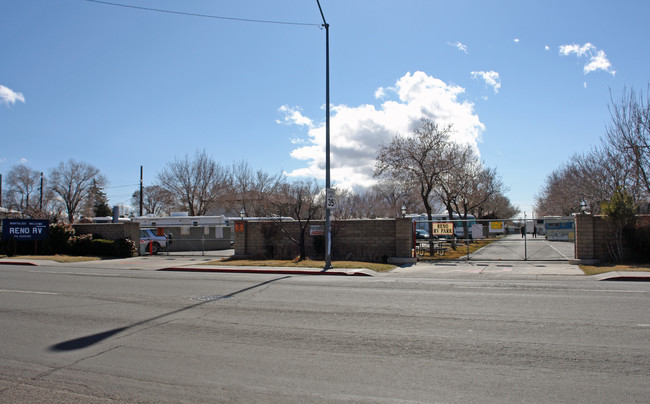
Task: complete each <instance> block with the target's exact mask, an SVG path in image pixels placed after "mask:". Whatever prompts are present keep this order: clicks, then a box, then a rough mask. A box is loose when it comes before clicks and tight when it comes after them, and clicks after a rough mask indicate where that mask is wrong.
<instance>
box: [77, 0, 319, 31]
mask: <svg viewBox="0 0 650 404" xmlns="http://www.w3.org/2000/svg"><path fill="white" fill-rule="evenodd" d="M86 1H87V2H90V3H98V4H105V5H108V6H115V7H124V8H133V9H136V10H144V11H153V12H157V13H167V14H177V15H185V16H189V17H201V18H214V19H218V20H228V21H239V22H254V23H260V24H281V25H299V26H307V27H320V24H313V23H306V22H291V21H274V20H256V19H252V18H237V17H223V16H218V15H210V14H197V13H187V12H183V11H174V10H164V9H160V8H151V7H140V6H133V5H130V4H120V3H112V2H109V1H100V0H86Z"/></svg>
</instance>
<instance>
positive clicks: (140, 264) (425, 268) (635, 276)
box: [0, 254, 650, 281]
mask: <svg viewBox="0 0 650 404" xmlns="http://www.w3.org/2000/svg"><path fill="white" fill-rule="evenodd" d="M214 260H215V257H214V256H211V257H208V256H202V255H198V254H196V255H184V256H173V255H164V254H159V255H154V256H138V257H131V258H123V259H110V260H99V261H84V262H74V263H58V262H54V261H49V260H29V259H14V258H3V259H0V264H10V265H34V266H65V267H69V268H75V267H77V268H97V269H126V270H140V271H143V270H144V271H174V272H217V273H219V272H220V273H251V274H255V273H258V274H283V275H330V276H331V275H334V276H380V277H412V278H477V277H479V278H502V279H506V278H527V279H544V278H545V277H549V276H556V277H558V276H559V277H568V278H569V279H570V278H571V277H574V278H576V279H578V278H582V279H589V278H592V279H594V280H634V281H643V280H648V281H650V272H610V273H607V274H601V275H594V276H591V277H587V276H585V275H584V274H583V272H582V270H580V268H579V267H578V266H577V265H572V264H568V263H567V262H557V261H549V262H544V261H482V262H480V261H479V262H476V261H465V260H457V261H438V262H423V261H420V262H418V263H416V264H411V265H404V266H400V267H396V268H395V269H393V270H392V271H390V272H383V273H378V272H374V271H371V270H368V269H336V268H334V269H330V270H327V271H324V270H323V268H297V267H266V266H235V265H228V264H227V263H224V264H219V265H206V264H205V263H206V262H209V261H214ZM334 265H336V262H334Z"/></svg>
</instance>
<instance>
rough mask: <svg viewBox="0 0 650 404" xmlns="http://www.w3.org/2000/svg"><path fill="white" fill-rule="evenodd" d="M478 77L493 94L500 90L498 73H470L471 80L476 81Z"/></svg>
mask: <svg viewBox="0 0 650 404" xmlns="http://www.w3.org/2000/svg"><path fill="white" fill-rule="evenodd" d="M479 77H480V78H482V79H483V80H484V81H485V84H487V85H489V86H491V87H492V88H493V89H494V93H495V94H496V93H498V92H499V89H500V88H501V78H500V77H499V73H497V72H495V71H493V70H491V71H489V72H484V71H480V72H472V78H474V79H478V78H479Z"/></svg>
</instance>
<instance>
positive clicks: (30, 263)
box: [0, 261, 38, 267]
mask: <svg viewBox="0 0 650 404" xmlns="http://www.w3.org/2000/svg"><path fill="white" fill-rule="evenodd" d="M0 265H28V266H32V267H37V266H38V264H36V263H34V262H29V261H0Z"/></svg>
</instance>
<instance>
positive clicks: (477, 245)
mask: <svg viewBox="0 0 650 404" xmlns="http://www.w3.org/2000/svg"><path fill="white" fill-rule="evenodd" d="M498 240H499V239H498V238H491V239H480V240H474V241H472V242H471V243H469V253H470V255H471V254H472V253H473V252H475V251H478V250H480V249H481V248H483V247H485V246H486V245H488V244H492V243H494V242H495V241H498ZM447 246H448V245H447ZM466 256H467V244H466V243H461V242H458V244H457V245H456V249H455V250H452V249H451V248H447V251H446V252H445V255H437V254H435V255H433V256H431V255H429V249H428V248H427V249H426V250H425V252H424V255H420V256H419V257H418V258H419V259H420V260H422V261H435V260H455V259H459V258H463V257H466Z"/></svg>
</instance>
